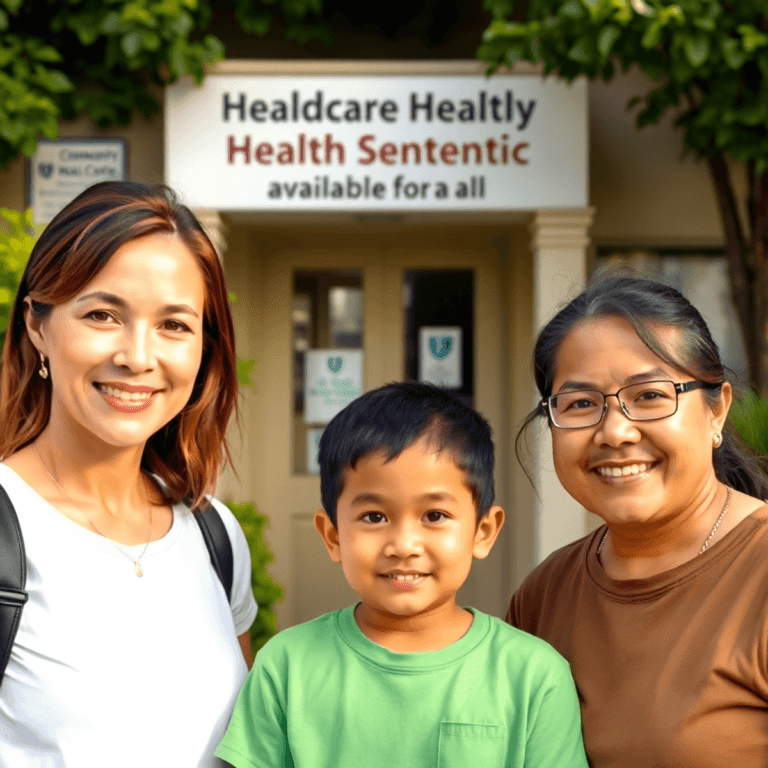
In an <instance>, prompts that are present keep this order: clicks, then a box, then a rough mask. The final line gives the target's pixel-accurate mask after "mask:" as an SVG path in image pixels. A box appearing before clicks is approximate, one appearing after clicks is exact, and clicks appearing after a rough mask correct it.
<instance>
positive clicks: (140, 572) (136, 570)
mask: <svg viewBox="0 0 768 768" xmlns="http://www.w3.org/2000/svg"><path fill="white" fill-rule="evenodd" d="M32 450H33V451H34V452H35V456H37V460H38V461H39V462H40V466H41V467H42V468H43V469H44V470H45V472H46V474H47V475H48V477H50V478H51V480H53V482H54V483H55V484H56V487H57V488H58V489H59V490H60V491H61V492H62V493H63V494H64V495H65V496H66V497H67V498H68V499H69V501H70V502H71V503H72V505H73V506H74V507H75V508H76V509H78V510H79V511H80V513H81V514H82V516H83V517H84V518H85V519H86V520H87V522H88V525H90V526H91V528H93V530H94V531H96V533H98V534H99V536H101V537H102V538H104V539H106V540H107V541H108V542H109V543H110V544H111V545H112V546H113V547H114V548H115V549H116V550H117V551H118V552H120V554H122V555H125V556H126V557H127V558H128V559H129V560H130V561H131V562H132V563H133V571H134V573H135V574H136V575H137V576H143V575H144V571H143V570H142V568H141V558H142V557H144V553H145V552H146V551H147V548H148V547H149V542H150V541H151V540H152V505H151V504H150V503H149V499H147V505H148V509H149V536H148V537H147V543H146V544H145V545H144V549H142V550H141V554H140V555H139V557H138V560H134V559H133V558H132V557H131V556H130V555H129V554H128V553H127V552H126V551H125V550H124V549H122V547H119V546H118V545H117V544H116V543H115V542H114V541H112V539H110V538H109V537H107V536H105V535H104V534H103V533H102V532H101V531H100V530H99V529H98V528H97V527H96V526H95V525H94V523H93V520H91V518H90V517H88V515H86V514H85V512H83V510H82V509H80V507H79V506H78V505H77V503H76V502H75V500H74V499H73V498H72V497H71V496H70V495H69V494H68V493H67V492H66V491H65V490H64V489H63V488H62V487H61V483H60V482H59V481H58V480H57V479H56V478H55V477H54V476H53V475H52V474H51V471H50V470H49V469H48V467H46V466H45V462H44V461H43V459H42V457H41V456H40V454H39V453H38V452H37V447H36V446H35V444H34V443H32Z"/></svg>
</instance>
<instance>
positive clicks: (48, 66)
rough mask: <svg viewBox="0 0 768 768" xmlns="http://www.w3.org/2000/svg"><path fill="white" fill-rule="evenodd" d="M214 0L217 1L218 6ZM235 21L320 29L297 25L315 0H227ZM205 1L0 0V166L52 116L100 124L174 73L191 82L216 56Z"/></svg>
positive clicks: (149, 101) (116, 119) (147, 110)
mask: <svg viewBox="0 0 768 768" xmlns="http://www.w3.org/2000/svg"><path fill="white" fill-rule="evenodd" d="M218 5H219V3H217V6H218ZM228 5H232V6H233V8H234V14H235V18H236V20H237V22H238V23H239V24H240V26H241V27H242V28H243V29H244V30H246V31H248V32H254V33H264V32H265V31H266V30H267V29H268V28H269V25H270V22H271V21H272V20H273V19H275V18H279V19H280V20H281V21H282V22H283V23H284V24H285V27H286V34H288V36H289V37H290V36H293V37H294V38H298V37H302V38H306V37H307V36H310V35H312V34H321V33H322V27H321V26H319V25H312V24H311V23H310V24H305V23H304V22H307V21H311V20H312V19H313V18H314V17H315V16H316V15H317V14H318V13H319V11H320V9H321V7H322V0H262V1H261V2H259V1H257V2H251V1H250V0H231V2H230V3H228ZM213 7H214V0H0V167H2V166H5V165H7V164H8V163H9V162H10V161H11V160H13V159H14V158H16V157H17V156H18V155H19V154H24V155H27V156H29V155H31V154H32V153H33V152H34V151H35V149H36V147H37V140H38V137H39V136H41V135H42V136H45V137H47V138H55V137H56V134H57V125H58V120H59V119H60V118H61V117H64V118H74V117H76V116H78V115H83V114H86V115H88V116H89V117H90V118H91V119H92V120H93V122H94V123H95V124H96V125H97V126H98V127H100V128H106V127H108V126H110V125H114V124H121V125H126V124H128V123H129V122H130V120H131V117H132V116H133V114H134V113H135V112H136V111H138V112H139V113H140V114H143V115H144V116H149V115H152V114H154V113H155V112H157V111H158V110H159V109H160V104H159V102H158V100H157V97H156V95H155V94H156V93H157V91H156V90H155V91H154V92H153V89H152V88H151V85H152V84H153V83H154V84H155V85H157V86H161V85H164V84H166V83H171V82H173V81H174V80H176V79H177V78H178V77H181V76H182V75H191V76H192V77H193V78H194V79H195V81H196V82H198V83H200V82H201V81H202V79H203V76H204V71H205V65H206V64H212V63H214V62H216V61H219V60H220V59H222V58H223V57H224V45H223V44H222V42H221V40H219V39H218V38H217V37H216V36H215V35H212V34H206V33H205V30H206V28H207V26H208V24H209V22H210V20H211V15H212V10H213Z"/></svg>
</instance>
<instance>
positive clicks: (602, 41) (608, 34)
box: [597, 24, 621, 58]
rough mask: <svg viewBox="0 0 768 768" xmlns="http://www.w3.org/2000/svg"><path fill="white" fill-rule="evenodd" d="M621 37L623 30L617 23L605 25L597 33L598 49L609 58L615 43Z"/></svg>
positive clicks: (604, 56)
mask: <svg viewBox="0 0 768 768" xmlns="http://www.w3.org/2000/svg"><path fill="white" fill-rule="evenodd" d="M620 37H621V30H620V29H619V28H618V27H617V26H616V25H615V24H609V25H608V26H606V27H603V28H602V29H601V30H600V32H599V34H598V35H597V50H598V51H600V53H601V54H602V56H603V58H608V55H609V54H610V52H611V49H612V48H613V46H614V43H615V42H616V41H617V40H618V39H619V38H620Z"/></svg>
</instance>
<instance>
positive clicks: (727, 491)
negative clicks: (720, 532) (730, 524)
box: [595, 488, 731, 555]
mask: <svg viewBox="0 0 768 768" xmlns="http://www.w3.org/2000/svg"><path fill="white" fill-rule="evenodd" d="M730 503H731V489H730V488H726V489H725V504H723V511H722V512H721V513H720V517H718V518H717V522H716V523H715V525H714V528H712V530H711V531H710V533H709V536H707V540H706V541H705V542H704V546H703V547H702V548H701V549H700V550H699V554H700V555H703V554H704V552H705V551H706V549H707V547H708V546H709V543H710V542H711V541H712V537H713V536H714V535H715V531H717V529H718V528H719V527H720V523H722V522H723V518H724V517H725V513H726V512H727V511H728V505H729V504H730ZM607 538H608V531H607V530H606V532H605V533H604V534H603V538H602V539H600V543H599V544H598V545H597V552H596V553H595V554H597V555H599V554H600V550H601V549H602V548H603V544H605V540H606V539H607Z"/></svg>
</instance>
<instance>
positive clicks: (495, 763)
mask: <svg viewBox="0 0 768 768" xmlns="http://www.w3.org/2000/svg"><path fill="white" fill-rule="evenodd" d="M507 758H508V745H507V729H506V728H505V727H503V726H501V725H487V724H483V723H451V722H444V723H441V724H440V737H439V741H438V746H437V768H469V767H470V766H478V768H479V766H482V768H504V766H506V765H507Z"/></svg>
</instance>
